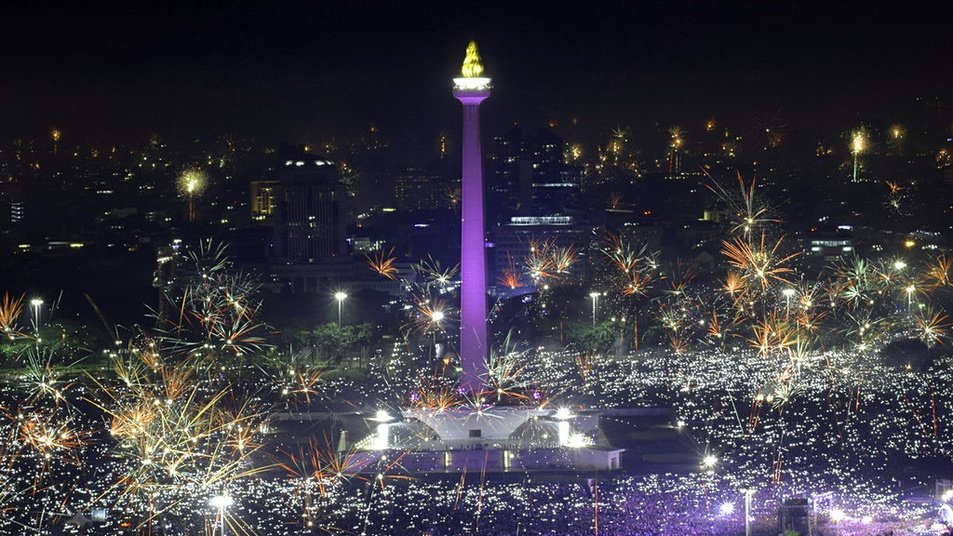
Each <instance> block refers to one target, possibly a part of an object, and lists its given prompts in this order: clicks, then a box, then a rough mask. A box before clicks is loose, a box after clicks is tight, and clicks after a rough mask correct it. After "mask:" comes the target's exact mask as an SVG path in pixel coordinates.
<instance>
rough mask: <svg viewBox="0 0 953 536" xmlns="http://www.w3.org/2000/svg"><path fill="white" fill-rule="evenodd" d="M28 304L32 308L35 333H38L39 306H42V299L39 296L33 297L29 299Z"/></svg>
mask: <svg viewBox="0 0 953 536" xmlns="http://www.w3.org/2000/svg"><path fill="white" fill-rule="evenodd" d="M30 306H31V307H32V308H33V328H34V330H35V331H36V333H37V335H39V333H40V307H42V306H43V300H42V299H41V298H33V299H32V300H30Z"/></svg>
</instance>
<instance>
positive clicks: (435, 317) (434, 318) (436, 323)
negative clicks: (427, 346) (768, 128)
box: [430, 309, 445, 357]
mask: <svg viewBox="0 0 953 536" xmlns="http://www.w3.org/2000/svg"><path fill="white" fill-rule="evenodd" d="M444 318H445V315H444V313H443V311H441V310H439V309H438V310H436V311H433V312H431V313H430V323H431V324H433V329H431V334H432V335H433V351H434V355H435V356H436V355H437V330H438V329H440V323H441V322H443V319H444ZM437 357H440V356H437Z"/></svg>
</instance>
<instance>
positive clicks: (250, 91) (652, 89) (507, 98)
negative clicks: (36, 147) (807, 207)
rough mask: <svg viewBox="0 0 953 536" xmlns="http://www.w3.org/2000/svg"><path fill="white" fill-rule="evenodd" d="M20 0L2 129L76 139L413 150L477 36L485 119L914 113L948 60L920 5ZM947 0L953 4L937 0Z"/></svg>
mask: <svg viewBox="0 0 953 536" xmlns="http://www.w3.org/2000/svg"><path fill="white" fill-rule="evenodd" d="M592 7H593V6H590V5H585V4H581V3H570V2H557V3H553V4H546V5H544V4H536V3H530V4H522V5H520V6H516V7H514V6H507V5H505V4H499V5H487V4H481V5H480V9H479V11H477V10H469V11H468V10H466V9H462V8H458V7H454V6H451V5H444V4H428V3H425V2H410V3H402V4H401V5H400V6H391V5H383V4H375V3H372V2H351V3H348V2H323V3H320V4H316V5H299V6H288V5H286V6H281V7H277V8H276V7H274V6H253V7H219V8H214V7H205V6H201V7H194V6H191V7H188V8H186V7H184V6H166V5H149V6H145V7H136V6H129V5H118V6H109V7H95V8H84V7H77V6H70V7H66V8H61V7H51V6H47V7H45V8H31V7H26V6H20V7H18V8H16V9H19V11H20V12H19V13H17V14H16V16H13V17H10V19H9V20H13V21H15V24H13V25H11V26H13V27H12V28H8V29H7V30H5V31H4V32H2V35H0V42H3V43H4V45H5V48H6V49H7V51H8V59H7V65H8V69H7V72H6V74H5V76H4V77H3V81H2V82H0V99H2V101H3V103H4V105H3V106H0V135H2V136H3V137H5V138H20V137H26V138H30V137H38V136H41V135H44V134H45V133H46V132H48V131H49V129H50V128H52V127H57V128H59V129H61V130H62V131H63V132H64V134H65V138H64V142H66V143H69V142H71V141H86V140H97V141H108V142H115V141H117V140H119V141H124V140H130V139H142V138H144V137H146V136H148V135H150V134H152V133H159V134H160V135H166V136H174V137H182V138H188V137H202V136H207V135H210V134H218V133H234V134H237V135H239V136H242V137H249V138H253V139H258V140H262V141H267V142H270V143H279V142H283V141H287V142H291V143H296V142H314V141H319V140H321V139H326V138H330V137H332V136H347V135H355V134H358V133H361V132H363V131H364V130H365V129H366V128H367V127H369V126H370V125H371V124H374V125H376V126H378V127H379V129H380V130H381V132H382V134H383V135H384V136H385V137H386V138H387V139H389V140H391V141H393V142H395V143H397V144H398V145H400V146H401V147H406V148H408V149H409V151H410V152H411V153H414V152H420V151H423V150H429V148H430V147H431V146H432V142H433V139H434V138H435V137H436V135H437V133H438V132H440V131H441V130H451V131H452V130H453V129H454V127H455V124H456V123H455V121H456V117H457V112H458V110H457V107H456V106H455V103H454V102H453V100H452V97H451V95H450V91H449V88H450V78H451V76H453V75H454V74H456V72H457V71H458V69H459V63H460V61H461V59H462V56H463V49H464V47H465V45H466V42H467V41H468V40H469V39H471V38H473V39H476V40H477V41H478V42H479V44H480V48H481V53H482V55H483V57H484V59H485V64H486V66H487V71H488V74H489V75H490V76H492V77H493V79H494V84H495V86H496V90H495V91H494V96H493V98H492V99H491V100H490V101H488V102H487V106H486V117H485V120H486V122H487V129H486V130H487V131H489V132H493V131H499V130H501V129H503V128H506V126H507V125H508V124H510V123H511V122H513V121H520V122H522V123H523V124H525V125H526V126H527V127H528V129H534V128H535V127H537V126H541V125H543V124H544V123H545V122H546V121H547V120H550V119H554V120H557V121H558V122H559V123H560V124H561V125H567V124H568V123H569V122H570V121H571V119H572V118H577V119H578V120H579V125H578V133H579V134H581V135H583V136H589V137H592V136H596V135H603V134H604V133H605V132H607V131H608V130H609V129H610V128H613V127H615V126H632V127H633V130H634V131H636V132H647V131H651V130H652V129H655V128H657V127H656V123H658V127H661V128H665V127H667V126H669V125H672V124H681V125H682V126H683V127H684V128H685V129H686V130H687V131H688V132H689V135H690V134H691V132H692V131H693V130H695V131H697V130H700V125H701V123H702V122H703V121H704V120H705V119H707V118H708V117H711V116H713V115H714V116H715V117H716V118H718V119H719V121H720V122H722V123H723V124H725V125H730V126H734V127H736V128H741V126H740V125H739V123H742V122H754V121H758V120H759V119H758V118H761V117H774V116H779V117H780V118H782V120H783V122H784V123H785V124H786V125H787V126H788V128H789V129H791V130H792V131H794V132H801V133H803V134H804V136H805V137H811V136H816V135H817V133H816V132H812V130H811V129H812V127H813V126H814V123H815V122H817V121H819V120H820V119H821V118H823V119H824V120H825V123H826V125H825V127H827V128H830V126H831V125H832V124H837V123H838V122H850V121H866V122H870V121H884V122H888V123H889V122H892V121H901V122H906V121H908V120H909V110H911V109H914V107H915V105H914V102H913V99H914V98H916V97H926V98H936V97H938V96H942V95H943V94H944V93H945V92H946V90H947V89H948V88H949V87H950V83H951V81H953V74H951V73H953V60H951V57H950V56H949V55H945V54H942V52H941V49H940V43H941V41H942V36H943V32H944V27H943V24H944V21H945V20H948V18H947V17H944V16H943V13H940V12H935V11H931V10H929V9H927V8H926V7H924V6H912V7H911V6H898V5H887V6H870V5H867V4H860V3H853V2H850V3H841V4H836V5H822V4H797V5H783V6H777V5H772V6H759V7H747V6H746V7H743V8H734V7H724V6H721V5H717V6H716V5H715V4H714V3H712V2H699V3H693V4H691V5H669V4H662V3H651V4H647V5H637V6H635V5H621V4H616V5H606V6H599V9H592ZM944 9H947V8H944Z"/></svg>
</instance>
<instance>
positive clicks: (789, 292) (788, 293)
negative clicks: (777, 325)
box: [781, 287, 797, 312]
mask: <svg viewBox="0 0 953 536" xmlns="http://www.w3.org/2000/svg"><path fill="white" fill-rule="evenodd" d="M796 293H797V291H796V290H794V289H793V288H791V287H787V288H785V289H784V290H782V291H781V295H782V296H784V310H785V312H787V311H788V309H790V308H791V298H792V297H794V295H795V294H796Z"/></svg>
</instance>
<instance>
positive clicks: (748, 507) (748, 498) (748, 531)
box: [742, 488, 754, 536]
mask: <svg viewBox="0 0 953 536" xmlns="http://www.w3.org/2000/svg"><path fill="white" fill-rule="evenodd" d="M742 491H744V493H745V536H751V516H750V514H749V512H750V511H751V496H752V495H754V490H753V489H751V488H745V489H744V490H742Z"/></svg>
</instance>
